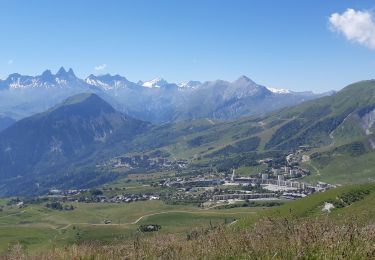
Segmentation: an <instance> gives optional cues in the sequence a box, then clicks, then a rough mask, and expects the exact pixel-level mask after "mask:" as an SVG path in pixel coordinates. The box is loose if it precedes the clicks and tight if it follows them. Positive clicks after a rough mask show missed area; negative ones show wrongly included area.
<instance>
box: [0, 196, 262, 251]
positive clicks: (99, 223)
mask: <svg viewBox="0 0 375 260" xmlns="http://www.w3.org/2000/svg"><path fill="white" fill-rule="evenodd" d="M5 203H6V202H5ZM72 205H73V206H74V208H75V209H74V210H73V211H59V210H52V209H48V208H46V207H45V206H44V205H43V204H30V205H28V206H26V207H22V208H18V207H13V208H10V209H6V210H3V211H1V212H0V251H1V252H4V251H5V250H7V249H8V248H9V246H12V245H13V244H17V243H19V244H20V245H22V247H24V248H25V249H27V250H28V251H29V252H35V251H40V250H46V249H51V248H53V247H55V246H56V247H62V246H64V245H70V244H73V243H78V242H80V241H106V242H111V243H114V242H116V241H123V240H127V239H130V238H134V237H135V236H136V235H137V234H138V233H139V232H138V231H137V229H138V227H139V225H142V224H150V223H156V224H158V225H161V227H162V229H161V230H160V231H159V233H175V234H177V233H182V234H185V233H186V232H188V231H189V230H191V229H193V228H198V227H207V226H209V225H210V223H211V224H212V225H218V224H223V223H225V222H231V221H233V219H238V218H242V217H245V216H247V215H251V214H254V212H255V211H257V210H258V209H256V208H255V209H245V208H244V209H242V208H240V209H229V210H215V209H200V208H198V207H195V206H189V205H184V206H179V205H167V204H165V203H163V202H161V201H145V202H137V203H130V204H116V203H106V204H103V203H90V204H87V203H72ZM104 220H109V221H111V223H110V224H104Z"/></svg>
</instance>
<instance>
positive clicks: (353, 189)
mask: <svg viewBox="0 0 375 260" xmlns="http://www.w3.org/2000/svg"><path fill="white" fill-rule="evenodd" d="M325 202H332V203H333V204H335V205H337V206H338V208H336V209H333V210H332V212H331V213H327V212H322V208H323V204H324V203H325ZM374 203H375V184H368V185H355V186H347V187H342V188H338V189H334V190H329V191H327V192H324V193H319V194H316V195H313V196H311V197H308V198H305V199H302V200H298V201H295V202H293V203H289V204H285V205H283V206H280V207H278V208H275V209H270V210H263V211H260V212H258V213H255V214H254V215H252V217H251V218H244V219H243V220H240V221H238V222H237V223H235V224H234V225H229V226H228V225H226V226H225V225H216V224H212V223H211V225H207V226H206V227H205V228H199V229H195V230H192V231H191V232H189V233H187V234H186V233H185V234H183V235H181V234H156V235H152V236H143V235H140V236H137V237H136V238H135V239H134V240H130V241H126V240H119V241H117V242H116V243H111V244H109V245H108V244H107V245H102V244H99V243H83V244H78V245H75V246H71V247H68V248H66V249H63V250H62V249H59V248H57V249H54V250H51V251H44V252H42V253H40V254H38V255H37V256H34V257H33V256H32V255H31V256H30V255H27V253H25V251H24V250H23V249H22V247H20V246H18V245H15V246H13V247H12V249H11V250H10V251H9V252H8V253H7V254H6V256H7V257H13V259H14V258H16V259H23V258H24V259H26V258H30V259H33V258H35V259H40V258H43V259H72V258H77V259H118V258H130V259H139V258H142V259H155V258H162V259H291V258H299V259H372V258H374V257H375V248H374V246H373V245H374V243H375V226H374V224H375V223H374V219H375V208H374V207H372V205H374ZM339 205H341V206H339ZM171 217H172V218H171V220H176V219H178V214H176V215H171ZM154 220H155V219H154ZM176 222H177V221H176Z"/></svg>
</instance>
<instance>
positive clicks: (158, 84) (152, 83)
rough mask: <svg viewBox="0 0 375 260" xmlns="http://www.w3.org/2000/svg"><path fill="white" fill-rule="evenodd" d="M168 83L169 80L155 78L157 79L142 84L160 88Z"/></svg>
mask: <svg viewBox="0 0 375 260" xmlns="http://www.w3.org/2000/svg"><path fill="white" fill-rule="evenodd" d="M167 84H168V82H167V81H166V80H164V79H162V78H155V79H152V80H149V81H145V82H143V83H142V86H143V87H146V88H160V87H163V86H165V85H167Z"/></svg>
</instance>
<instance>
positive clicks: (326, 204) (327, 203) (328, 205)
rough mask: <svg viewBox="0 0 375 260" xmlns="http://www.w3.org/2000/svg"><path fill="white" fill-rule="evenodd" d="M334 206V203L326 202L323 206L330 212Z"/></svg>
mask: <svg viewBox="0 0 375 260" xmlns="http://www.w3.org/2000/svg"><path fill="white" fill-rule="evenodd" d="M334 208H335V206H334V205H333V204H332V203H329V202H324V206H323V209H322V211H324V212H328V213H330V212H331V209H334Z"/></svg>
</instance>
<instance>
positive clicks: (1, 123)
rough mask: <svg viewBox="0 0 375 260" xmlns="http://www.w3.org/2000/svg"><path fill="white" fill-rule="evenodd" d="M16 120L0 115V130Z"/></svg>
mask: <svg viewBox="0 0 375 260" xmlns="http://www.w3.org/2000/svg"><path fill="white" fill-rule="evenodd" d="M14 122H16V121H15V120H14V119H13V118H10V117H7V116H2V115H0V132H1V131H2V130H4V129H5V128H7V127H9V126H11V125H12V124H14Z"/></svg>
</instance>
